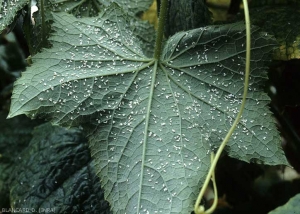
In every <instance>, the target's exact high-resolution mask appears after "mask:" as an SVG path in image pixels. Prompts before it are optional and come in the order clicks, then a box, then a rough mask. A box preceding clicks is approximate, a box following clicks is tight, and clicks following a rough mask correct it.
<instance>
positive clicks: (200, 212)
mask: <svg viewBox="0 0 300 214" xmlns="http://www.w3.org/2000/svg"><path fill="white" fill-rule="evenodd" d="M243 4H244V13H245V25H246V68H245V83H244V93H243V99H242V104H241V107H240V110H239V113H238V115H237V117H236V119H235V121H234V123H233V124H232V126H231V128H230V129H229V131H228V133H227V135H226V137H225V138H224V140H223V142H222V143H221V145H220V147H219V149H218V151H217V153H216V156H215V158H214V159H213V161H212V163H211V166H210V169H209V171H208V174H207V176H206V179H205V181H204V184H203V186H202V188H201V190H200V193H199V195H198V198H197V200H196V203H195V205H194V212H195V214H210V213H212V212H213V211H214V210H215V208H216V204H217V202H216V201H217V199H216V198H217V187H216V186H215V181H214V180H215V178H214V171H215V168H216V165H217V162H218V160H219V158H220V156H221V153H222V151H223V149H224V148H225V146H226V144H227V142H228V140H229V138H230V136H231V135H232V133H233V131H234V129H235V128H236V125H237V124H238V123H239V121H240V118H241V115H242V113H243V110H244V107H245V103H246V97H247V93H248V85H249V74H250V47H251V38H250V36H251V34H250V16H249V9H248V2H247V0H243ZM211 178H212V181H213V185H214V191H215V199H214V200H215V201H214V203H213V206H212V207H211V208H210V209H208V210H207V211H205V209H204V207H203V206H201V205H200V202H201V200H202V198H203V195H204V192H205V190H206V189H207V186H208V184H209V180H210V179H211ZM214 205H215V206H214Z"/></svg>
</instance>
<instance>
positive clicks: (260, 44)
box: [9, 5, 287, 213]
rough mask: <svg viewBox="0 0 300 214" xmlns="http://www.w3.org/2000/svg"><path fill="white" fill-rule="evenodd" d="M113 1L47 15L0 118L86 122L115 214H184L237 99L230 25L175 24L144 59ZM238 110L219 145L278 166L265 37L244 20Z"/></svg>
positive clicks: (234, 30) (236, 50)
mask: <svg viewBox="0 0 300 214" xmlns="http://www.w3.org/2000/svg"><path fill="white" fill-rule="evenodd" d="M129 26H130V23H129V22H128V21H127V20H126V19H125V17H124V14H123V12H122V11H121V10H120V9H119V8H118V7H117V6H116V5H113V6H112V7H111V8H110V9H107V10H105V11H104V12H103V13H102V14H101V15H100V16H99V17H98V18H97V19H90V18H84V19H76V18H74V17H73V16H70V15H67V14H65V13H60V14H54V28H55V31H56V32H55V33H54V34H53V35H52V37H51V41H52V43H53V47H52V48H51V49H46V50H44V51H43V52H42V53H39V54H37V55H36V56H35V57H33V61H34V63H33V65H32V66H31V67H30V68H28V69H27V71H26V72H25V73H23V76H22V78H20V79H19V80H18V81H17V82H16V83H15V88H14V92H13V96H12V105H11V111H10V114H9V117H13V116H16V115H19V114H27V115H28V116H31V117H36V116H41V117H44V118H47V119H51V121H52V122H53V123H55V124H62V125H66V126H72V125H82V126H83V127H85V128H87V129H88V130H89V140H90V147H91V151H92V155H93V157H94V158H95V160H96V167H97V173H98V175H99V176H100V178H101V183H102V185H103V187H104V189H105V196H106V198H107V200H108V201H109V202H110V203H111V205H112V209H113V211H114V212H115V213H147V212H148V213H156V212H158V213H160V212H162V213H190V212H191V210H192V206H193V203H194V201H195V199H196V195H197V194H198V191H199V188H200V187H201V185H202V183H203V180H204V177H205V175H206V173H207V170H208V167H209V165H210V155H209V152H210V151H212V150H214V149H215V148H216V147H218V145H219V144H220V142H221V140H222V139H223V137H224V135H225V134H226V132H227V130H228V129H229V127H230V126H231V124H232V122H233V120H234V117H235V116H236V114H237V112H238V108H239V106H240V102H241V99H242V98H241V97H242V91H243V73H244V72H243V71H244V64H245V63H244V62H245V46H244V41H245V30H244V27H243V24H242V23H236V24H231V25H224V26H212V27H207V28H199V29H195V30H191V31H188V32H182V33H179V34H175V35H174V36H173V37H171V38H170V39H169V40H168V41H167V43H166V44H165V46H164V49H163V54H162V57H161V59H160V60H155V59H152V58H147V57H145V56H144V54H143V50H142V48H141V46H142V43H141V41H140V40H138V39H137V38H136V37H135V36H134V34H133V33H132V32H131V31H130V30H129V29H130V28H129ZM251 37H252V60H251V62H252V67H251V72H252V73H251V81H250V86H249V94H248V99H247V104H246V109H245V112H244V116H243V118H242V120H241V122H240V123H239V125H238V128H237V130H236V132H235V133H234V135H233V137H232V139H231V141H230V142H229V147H228V149H227V151H228V153H229V154H230V155H231V156H233V157H237V158H239V159H241V160H245V161H254V160H260V161H261V162H263V163H265V164H272V165H274V164H286V163H287V162H286V159H285V157H284V155H283V152H282V150H281V148H280V137H279V134H278V133H277V131H276V127H275V125H274V121H273V119H272V116H271V113H270V111H269V109H268V106H267V104H268V102H269V98H268V97H267V95H266V94H265V93H263V92H261V90H262V87H263V84H264V80H265V79H266V73H265V63H266V62H268V61H269V59H270V58H269V52H270V51H271V50H272V48H273V40H272V39H271V38H270V37H268V36H265V34H264V33H260V32H259V31H258V29H257V28H253V29H252V35H251Z"/></svg>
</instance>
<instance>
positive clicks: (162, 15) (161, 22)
mask: <svg viewBox="0 0 300 214" xmlns="http://www.w3.org/2000/svg"><path fill="white" fill-rule="evenodd" d="M167 11H168V0H162V1H161V3H160V12H159V19H158V28H157V35H156V41H155V52H154V58H155V59H157V60H158V59H159V58H160V54H161V50H162V40H163V36H164V27H165V21H166V16H167Z"/></svg>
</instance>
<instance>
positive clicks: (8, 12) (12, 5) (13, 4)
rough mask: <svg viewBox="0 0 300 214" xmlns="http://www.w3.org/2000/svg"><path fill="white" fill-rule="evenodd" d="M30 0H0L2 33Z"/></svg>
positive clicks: (0, 30)
mask: <svg viewBox="0 0 300 214" xmlns="http://www.w3.org/2000/svg"><path fill="white" fill-rule="evenodd" d="M28 2H29V0H2V1H0V3H1V5H0V33H1V32H2V31H3V30H4V29H5V28H6V27H8V26H9V25H10V24H11V23H12V22H13V21H14V19H15V18H16V16H17V14H18V11H20V10H21V9H22V8H23V7H24V6H25V5H26V4H27V3H28Z"/></svg>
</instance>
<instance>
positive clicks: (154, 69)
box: [137, 60, 158, 214]
mask: <svg viewBox="0 0 300 214" xmlns="http://www.w3.org/2000/svg"><path fill="white" fill-rule="evenodd" d="M157 67H158V60H155V61H154V68H153V73H152V76H151V86H150V93H149V100H148V106H147V114H146V117H145V130H144V140H143V141H144V142H143V152H142V163H141V174H140V183H139V196H138V205H137V214H139V213H140V208H141V195H142V184H143V179H144V168H145V166H144V165H145V158H146V147H147V140H148V129H149V122H150V121H149V120H150V115H151V106H152V100H153V92H154V89H155V79H156V74H157Z"/></svg>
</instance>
